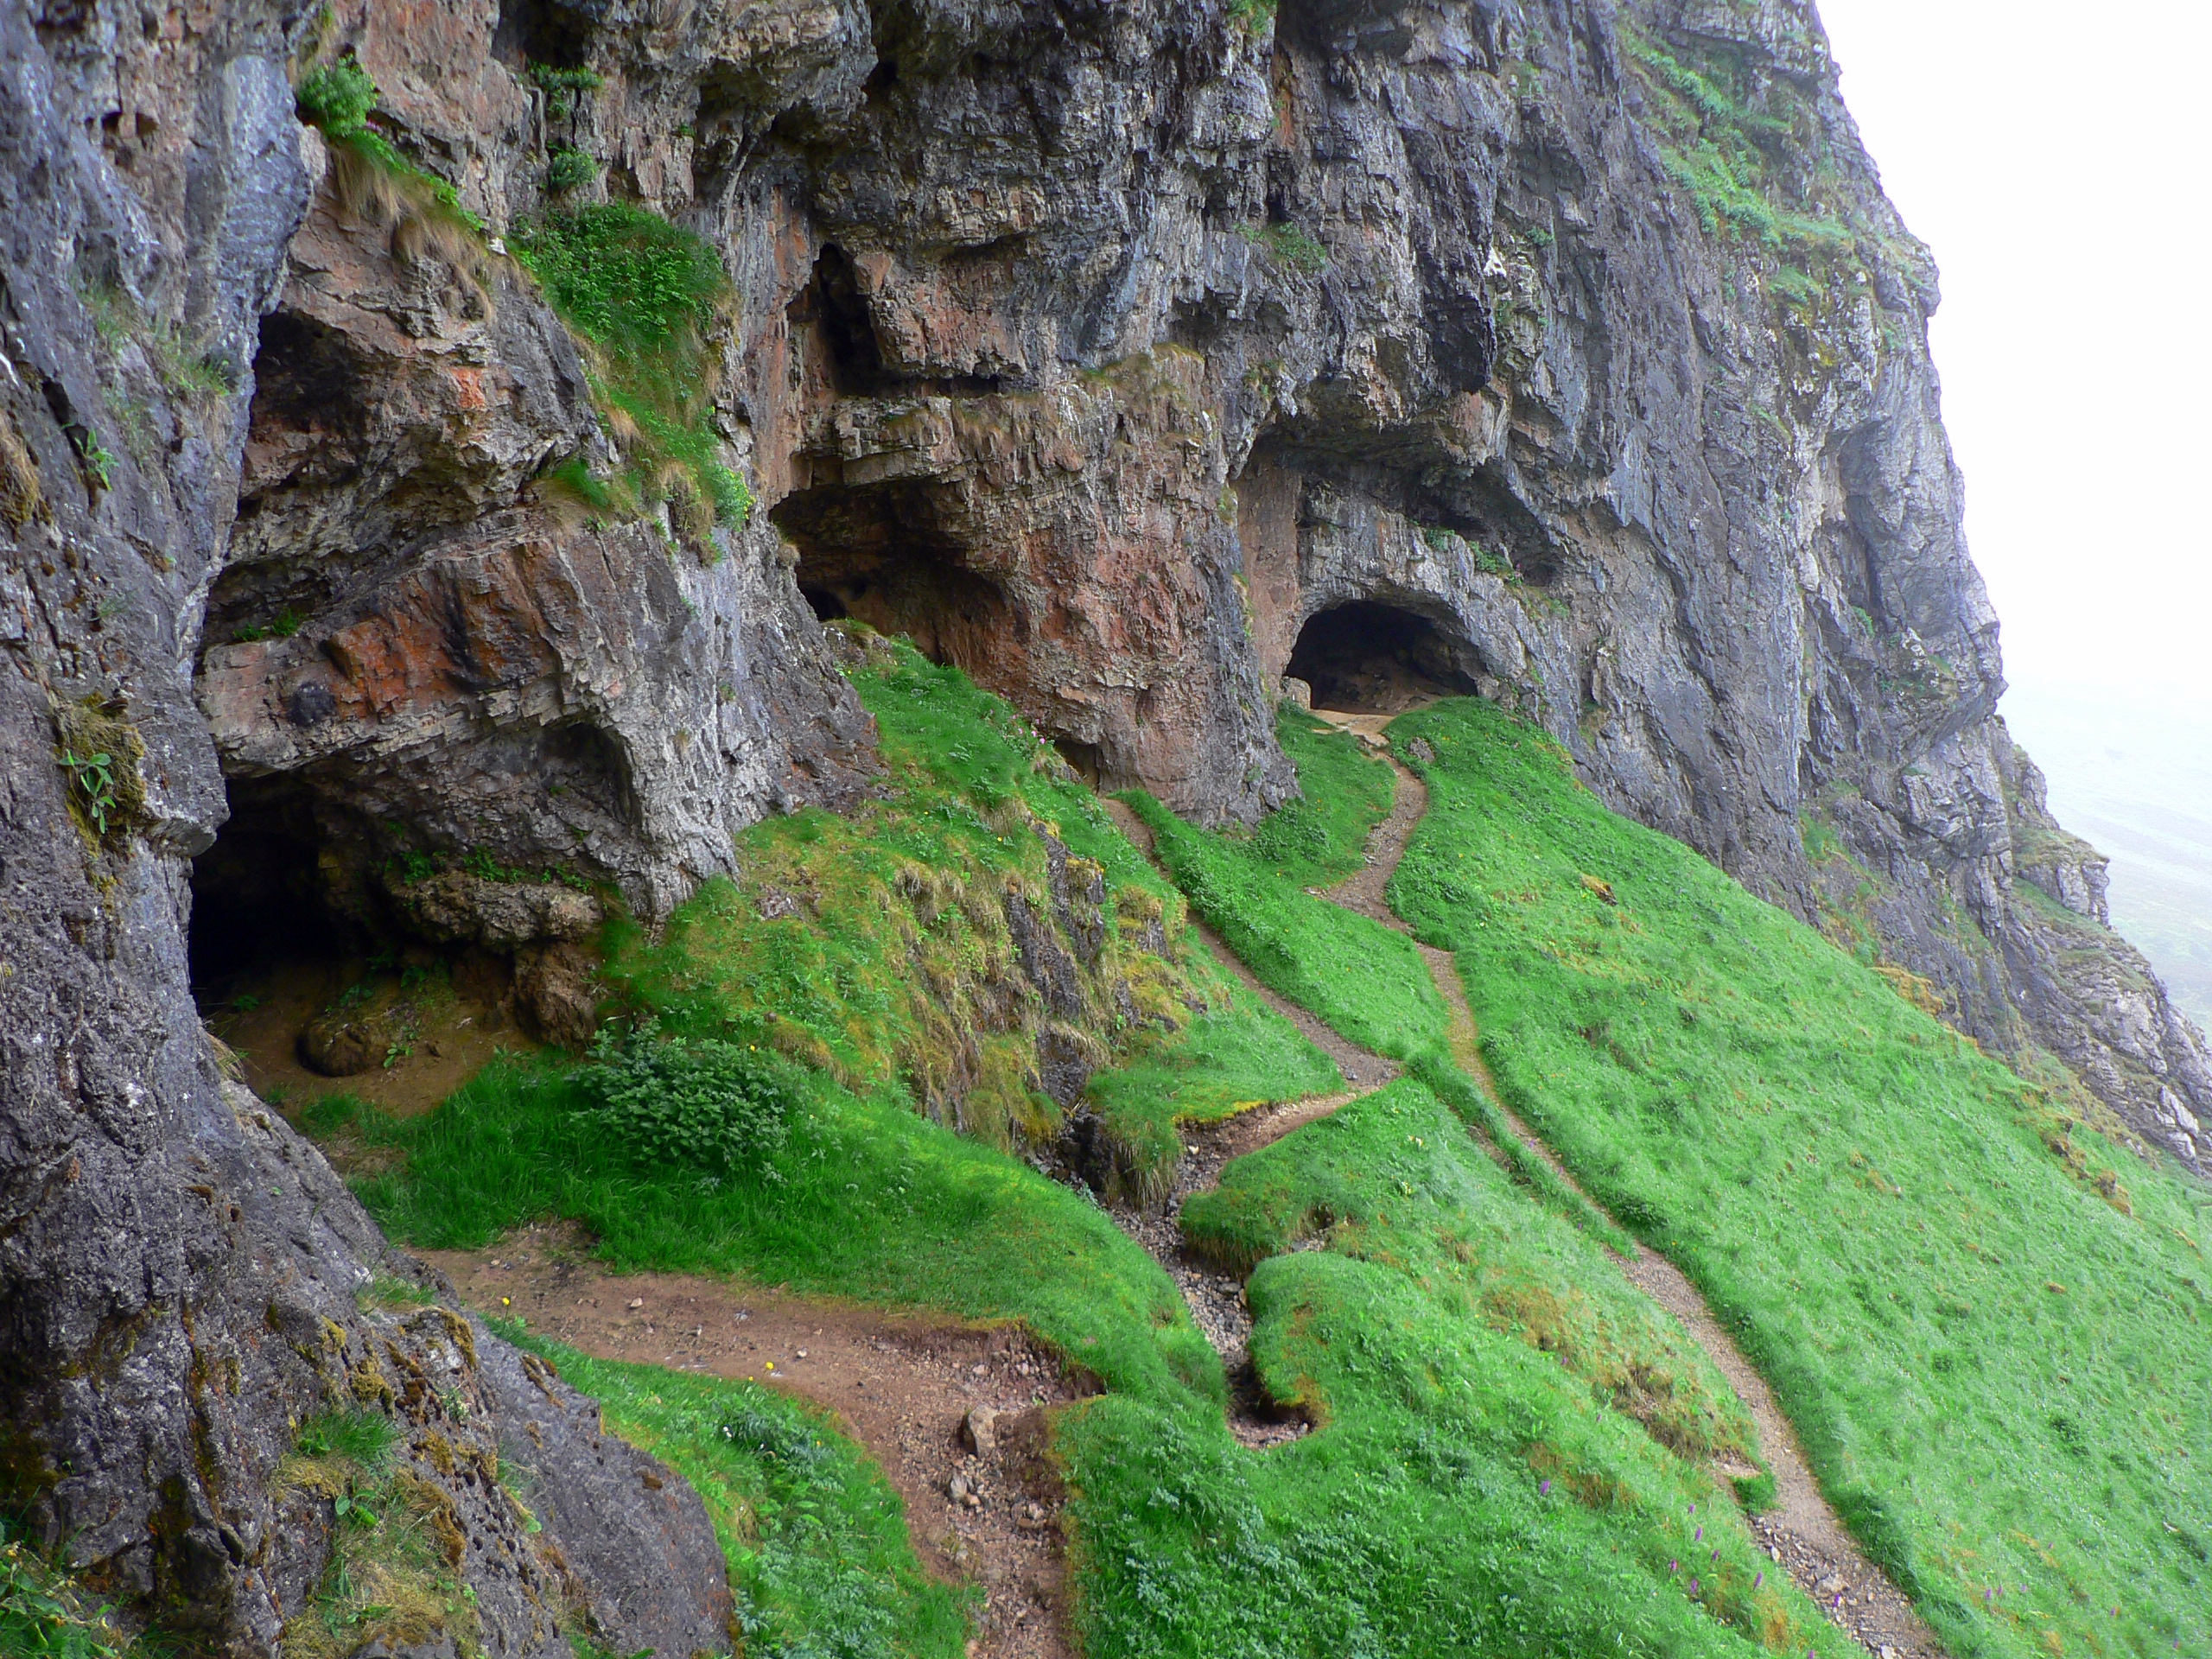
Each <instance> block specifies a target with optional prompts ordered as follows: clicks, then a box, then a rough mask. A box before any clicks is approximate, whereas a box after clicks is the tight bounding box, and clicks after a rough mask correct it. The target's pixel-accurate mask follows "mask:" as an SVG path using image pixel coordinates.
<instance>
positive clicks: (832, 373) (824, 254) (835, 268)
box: [786, 242, 889, 397]
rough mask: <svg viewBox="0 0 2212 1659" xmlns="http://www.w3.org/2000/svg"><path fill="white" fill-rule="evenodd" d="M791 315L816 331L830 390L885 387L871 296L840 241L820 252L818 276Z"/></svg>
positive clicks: (846, 392)
mask: <svg viewBox="0 0 2212 1659" xmlns="http://www.w3.org/2000/svg"><path fill="white" fill-rule="evenodd" d="M786 315H788V316H789V318H790V321H791V323H792V325H793V326H794V327H802V328H804V329H806V330H807V331H808V332H809V333H810V334H812V336H813V339H814V341H815V344H816V346H817V349H818V350H819V351H820V353H821V354H822V367H823V370H824V371H825V372H826V374H827V378H828V379H829V388H830V390H831V391H835V392H836V393H838V394H839V395H840V396H842V397H866V396H868V395H869V394H870V393H873V392H877V391H881V390H883V388H884V385H885V382H886V381H887V379H888V378H889V377H888V376H887V374H886V373H885V372H884V367H883V348H882V346H881V345H880V343H879V342H878V341H877V340H876V337H875V320H874V317H873V316H871V315H869V313H868V296H867V294H866V293H865V292H864V291H863V290H862V289H861V279H860V273H859V272H858V271H857V270H855V269H854V268H853V262H852V258H851V256H849V254H847V253H846V251H844V250H843V249H842V248H841V247H839V246H838V245H836V243H834V242H832V243H828V244H826V245H824V246H823V250H822V251H821V252H820V253H819V254H817V255H816V256H815V260H814V275H813V277H812V279H811V280H810V282H809V283H807V285H806V286H805V287H804V288H803V289H800V290H799V292H798V298H796V299H794V300H793V301H792V302H791V308H790V310H789V311H788V313H787V314H786Z"/></svg>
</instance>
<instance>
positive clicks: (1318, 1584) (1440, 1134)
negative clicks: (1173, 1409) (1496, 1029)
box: [1061, 1082, 1851, 1659]
mask: <svg viewBox="0 0 2212 1659" xmlns="http://www.w3.org/2000/svg"><path fill="white" fill-rule="evenodd" d="M1228 1176H1229V1180H1228V1184H1227V1185H1225V1186H1224V1189H1223V1190H1222V1192H1220V1193H1219V1194H1217V1196H1216V1197H1214V1198H1207V1199H1203V1200H1196V1201H1193V1204H1192V1205H1191V1206H1190V1207H1188V1208H1187V1209H1186V1211H1185V1215H1186V1217H1187V1218H1188V1221H1187V1224H1188V1225H1189V1226H1190V1227H1191V1230H1192V1232H1193V1233H1194V1234H1196V1235H1198V1236H1199V1237H1201V1238H1206V1239H1211V1240H1213V1241H1214V1242H1216V1243H1217V1244H1218V1243H1229V1244H1230V1246H1231V1248H1232V1249H1234V1250H1236V1251H1240V1252H1243V1253H1248V1254H1255V1255H1256V1254H1260V1253H1262V1252H1263V1251H1274V1252H1277V1253H1275V1254H1271V1255H1267V1256H1266V1259H1264V1260H1263V1261H1262V1262H1261V1263H1260V1265H1259V1267H1258V1269H1257V1271H1256V1272H1255V1274H1254V1275H1253V1277H1252V1279H1251V1280H1250V1281H1249V1287H1248V1295H1249V1299H1250V1301H1251V1304H1252V1307H1253V1310H1254V1313H1255V1319H1256V1323H1255V1329H1254V1332H1253V1338H1252V1346H1253V1352H1254V1357H1255V1363H1256V1364H1257V1367H1258V1370H1259V1372H1260V1375H1261V1376H1262V1380H1263V1382H1264V1383H1265V1385H1266V1387H1267V1388H1268V1390H1269V1392H1270V1393H1271V1394H1272V1395H1274V1397H1276V1398H1277V1399H1279V1400H1281V1401H1284V1402H1288V1403H1294V1404H1296V1405H1297V1406H1299V1407H1300V1408H1302V1409H1303V1410H1304V1411H1305V1412H1306V1413H1307V1414H1309V1415H1310V1416H1311V1417H1312V1418H1313V1419H1314V1420H1315V1421H1318V1422H1319V1424H1320V1425H1322V1427H1320V1428H1319V1430H1318V1431H1317V1432H1316V1433H1313V1434H1311V1435H1309V1436H1307V1437H1306V1438H1305V1439H1303V1440H1299V1441H1297V1442H1295V1443H1294V1444H1293V1445H1290V1446H1286V1447H1283V1448H1281V1449H1279V1450H1277V1451H1274V1452H1268V1453H1266V1454H1263V1455H1259V1456H1254V1455H1250V1454H1246V1453H1243V1452H1238V1451H1237V1450H1236V1449H1235V1448H1234V1447H1233V1446H1230V1445H1228V1444H1225V1443H1224V1440H1223V1439H1222V1437H1220V1436H1219V1435H1218V1434H1217V1433H1212V1432H1210V1431H1209V1429H1208V1427H1207V1426H1205V1425H1203V1424H1201V1423H1199V1422H1198V1421H1196V1420H1195V1419H1194V1418H1192V1416H1191V1415H1190V1414H1179V1415H1173V1414H1167V1413H1165V1412H1160V1411H1157V1410H1148V1409H1147V1408H1146V1407H1145V1405H1144V1404H1143V1402H1137V1401H1134V1400H1129V1399H1126V1398H1122V1397H1121V1396H1117V1395H1109V1396H1108V1397H1107V1398H1106V1399H1104V1400H1103V1401H1101V1402H1097V1403H1096V1405H1095V1406H1094V1407H1092V1408H1090V1409H1089V1410H1087V1411H1085V1412H1084V1413H1083V1414H1079V1415H1076V1416H1073V1417H1072V1418H1071V1419H1070V1420H1068V1421H1065V1424H1064V1426H1063V1428H1062V1431H1061V1445H1062V1448H1063V1451H1064V1453H1065V1456H1066V1458H1067V1460H1068V1464H1069V1467H1070V1471H1071V1484H1072V1486H1073V1489H1074V1491H1075V1493H1076V1502H1075V1505H1074V1514H1075V1516H1076V1518H1077V1525H1078V1535H1079V1538H1080V1540H1081V1544H1082V1559H1083V1560H1084V1579H1083V1586H1084V1604H1083V1614H1084V1619H1083V1623H1084V1634H1085V1637H1086V1639H1087V1643H1088V1649H1089V1651H1090V1652H1091V1653H1092V1654H1094V1655H1098V1656H1106V1655H1116V1656H1119V1655H1125V1654H1126V1655H1139V1654H1141V1655H1168V1654H1173V1655H1190V1656H1201V1655H1204V1656H1217V1655H1230V1654H1234V1655H1255V1656H1256V1655H1265V1656H1276V1655H1284V1656H1288V1655H1300V1656H1304V1655H1312V1656H1317V1659H1318V1656H1336V1655H1341V1654H1370V1655H1376V1656H1383V1655H1389V1656H1425V1655H1438V1656H1442V1655H1447V1654H1450V1655H1465V1654H1469V1653H1484V1654H1491V1653H1495V1654H1529V1655H1535V1654H1573V1655H1585V1654H1637V1655H1657V1654H1683V1655H1688V1654H1710V1655H1724V1654H1744V1655H1750V1654H1753V1653H1758V1652H1761V1651H1787V1652H1790V1653H1792V1654H1795V1653H1799V1652H1817V1653H1820V1654H1821V1655H1832V1656H1842V1655H1844V1654H1847V1653H1848V1652H1850V1651H1851V1649H1850V1648H1849V1646H1848V1644H1847V1642H1846V1641H1845V1639H1844V1638H1843V1637H1841V1636H1840V1634H1839V1633H1837V1632H1835V1631H1834V1630H1831V1629H1830V1628H1829V1627H1827V1625H1826V1624H1824V1623H1823V1621H1822V1620H1821V1617H1820V1615H1819V1612H1818V1611H1817V1610H1816V1609H1815V1608H1814V1607H1813V1606H1812V1605H1810V1604H1809V1603H1808V1602H1807V1601H1806V1600H1805V1599H1804V1598H1803V1597H1802V1595H1800V1594H1799V1593H1798V1592H1796V1591H1795V1590H1794V1589H1793V1588H1791V1587H1790V1586H1788V1585H1787V1584H1786V1583H1785V1582H1783V1581H1782V1580H1780V1578H1779V1575H1776V1574H1773V1573H1772V1569H1771V1568H1770V1567H1769V1565H1768V1564H1767V1563H1765V1562H1764V1560H1763V1559H1762V1558H1761V1556H1760V1554H1759V1553H1758V1549H1757V1548H1756V1546H1755V1545H1754V1544H1753V1542H1752V1541H1751V1537H1750V1535H1749V1534H1748V1531H1747V1529H1745V1526H1744V1524H1743V1522H1742V1520H1741V1518H1740V1516H1739V1514H1738V1511H1737V1510H1735V1508H1734V1507H1733V1505H1732V1503H1730V1502H1729V1500H1728V1499H1727V1498H1726V1496H1725V1495H1724V1494H1722V1493H1721V1492H1720V1491H1719V1488H1718V1487H1717V1486H1716V1484H1714V1483H1713V1480H1712V1479H1711V1478H1709V1477H1708V1476H1707V1474H1706V1473H1705V1472H1704V1471H1702V1470H1701V1469H1700V1468H1699V1467H1698V1466H1697V1465H1694V1464H1693V1463H1691V1462H1688V1461H1687V1460H1685V1459H1683V1458H1681V1457H1680V1456H1678V1455H1676V1454H1675V1452H1671V1451H1669V1450H1667V1449H1665V1448H1664V1447H1663V1446H1662V1445H1661V1443H1660V1440H1659V1438H1658V1432H1659V1431H1662V1430H1663V1431H1664V1432H1668V1433H1686V1434H1700V1433H1701V1434H1707V1435H1715V1434H1716V1433H1717V1435H1718V1436H1719V1438H1722V1439H1723V1440H1726V1443H1729V1444H1735V1443H1737V1442H1738V1440H1740V1438H1741V1437H1742V1436H1743V1435H1744V1434H1745V1433H1747V1432H1748V1426H1747V1425H1745V1424H1743V1423H1742V1421H1741V1412H1740V1408H1734V1407H1732V1402H1729V1401H1728V1400H1727V1397H1726V1389H1725V1387H1723V1385H1721V1384H1720V1383H1719V1380H1718V1379H1717V1378H1716V1377H1713V1376H1711V1375H1710V1372H1709V1368H1707V1367H1704V1366H1703V1365H1702V1363H1701V1362H1700V1360H1699V1359H1698V1358H1697V1357H1696V1355H1695V1353H1694V1350H1692V1349H1690V1348H1689V1346H1688V1343H1687V1340H1686V1339H1685V1338H1682V1337H1681V1334H1680V1333H1679V1332H1667V1331H1664V1330H1662V1322H1661V1321H1660V1320H1659V1319H1657V1318H1656V1317H1655V1316H1654V1315H1653V1314H1652V1313H1650V1311H1649V1308H1648V1307H1646V1306H1639V1305H1638V1299H1637V1298H1635V1297H1634V1296H1632V1295H1631V1294H1628V1293H1627V1292H1625V1290H1624V1288H1623V1287H1621V1286H1620V1282H1619V1281H1618V1278H1617V1277H1611V1269H1610V1268H1607V1267H1606V1265H1605V1262H1604V1261H1603V1259H1602V1258H1601V1257H1599V1255H1597V1254H1596V1252H1595V1251H1594V1250H1592V1249H1591V1247H1590V1246H1589V1245H1587V1244H1586V1243H1583V1242H1582V1241H1581V1240H1580V1238H1579V1237H1578V1236H1576V1235H1575V1234H1574V1233H1573V1232H1572V1231H1571V1230H1568V1229H1567V1228H1566V1227H1564V1226H1562V1225H1560V1224H1556V1223H1546V1222H1544V1221H1543V1220H1542V1219H1541V1217H1538V1216H1537V1215H1536V1214H1535V1212H1534V1211H1531V1210H1530V1209H1529V1205H1528V1204H1527V1203H1526V1201H1525V1200H1524V1199H1523V1198H1521V1197H1520V1196H1519V1195H1518V1193H1517V1192H1516V1191H1515V1190H1514V1189H1513V1188H1512V1187H1510V1185H1508V1184H1507V1183H1506V1182H1505V1181H1504V1179H1503V1177H1501V1176H1500V1175H1499V1174H1498V1173H1497V1171H1496V1169H1495V1168H1494V1166H1491V1164H1490V1162H1489V1160H1487V1159H1486V1158H1485V1157H1484V1156H1483V1155H1482V1154H1480V1153H1479V1152H1478V1151H1476V1150H1475V1149H1473V1148H1472V1147H1470V1146H1469V1145H1468V1144H1467V1141H1466V1138H1465V1133H1464V1131H1463V1130H1462V1129H1461V1128H1460V1126H1459V1123H1458V1122H1457V1121H1456V1119H1455V1118H1454V1117H1453V1116H1452V1114H1451V1113H1450V1112H1449V1111H1447V1110H1446V1109H1445V1108H1444V1107H1443V1106H1442V1105H1441V1103H1440V1102H1438V1101H1437V1100H1436V1099H1435V1098H1434V1097H1433V1096H1430V1095H1429V1094H1427V1091H1426V1090H1423V1089H1421V1086H1420V1085H1418V1084H1413V1083H1410V1082H1402V1083H1400V1084H1395V1085H1393V1087H1392V1088H1390V1089H1389V1090H1385V1091H1383V1092H1381V1093H1378V1094H1376V1095H1371V1096H1367V1097H1366V1098H1364V1099H1363V1100H1362V1101H1360V1102H1359V1103H1357V1104H1356V1105H1354V1106H1351V1107H1347V1108H1346V1109H1344V1111H1341V1112H1339V1113H1338V1114H1337V1116H1335V1117H1333V1118H1331V1119H1327V1120H1324V1121H1323V1122H1319V1123H1316V1124H1313V1125H1312V1126H1309V1127H1308V1128H1304V1129H1301V1130H1300V1131H1298V1132H1297V1133H1296V1134H1294V1135H1290V1136H1288V1137H1287V1138H1285V1139H1284V1140H1282V1141H1279V1142H1277V1143H1276V1144H1275V1145H1274V1146H1273V1147H1269V1148H1268V1149H1267V1150H1266V1151H1264V1152H1262V1153H1259V1154H1255V1155H1254V1156H1252V1157H1250V1158H1248V1159H1244V1160H1238V1161H1237V1162H1236V1163H1234V1164H1232V1165H1230V1169H1229V1172H1228ZM1324 1213H1325V1214H1326V1215H1327V1217H1329V1221H1330V1225H1329V1226H1328V1228H1327V1232H1326V1240H1325V1243H1326V1248H1325V1249H1319V1250H1314V1249H1306V1250H1300V1251H1296V1252H1294V1253H1287V1254H1286V1253H1281V1252H1283V1251H1285V1250H1287V1247H1288V1246H1289V1245H1290V1243H1292V1242H1293V1241H1294V1240H1295V1239H1296V1238H1297V1237H1298V1236H1300V1233H1301V1232H1304V1231H1307V1230H1310V1229H1311V1228H1312V1227H1313V1225H1314V1224H1315V1223H1316V1222H1317V1221H1318V1219H1319V1217H1320V1216H1321V1215H1322V1214H1324ZM1609 1278H1610V1283H1609V1282H1608V1280H1609ZM1616 1344H1618V1345H1616ZM1630 1355H1633V1359H1630V1358H1629V1357H1627V1356H1630ZM1637 1377H1640V1378H1641V1379H1642V1380H1643V1383H1656V1384H1659V1385H1661V1386H1663V1387H1664V1388H1666V1389H1669V1390H1671V1391H1672V1392H1670V1393H1669V1396H1668V1405H1667V1409H1668V1411H1669V1412H1671V1415H1662V1414H1656V1413H1655V1414H1654V1427H1655V1432H1653V1433H1647V1432H1646V1430H1645V1428H1644V1427H1643V1426H1642V1425H1641V1424H1639V1423H1638V1422H1637V1421H1635V1420H1634V1418H1633V1417H1632V1415H1631V1414H1630V1410H1629V1409H1628V1408H1629V1406H1630V1401H1629V1400H1627V1399H1624V1398H1621V1397H1618V1395H1616V1393H1615V1388H1616V1386H1618V1387H1621V1388H1623V1389H1626V1390H1627V1391H1629V1392H1630V1393H1633V1391H1634V1389H1636V1388H1637V1386H1638V1385H1637V1383H1634V1382H1632V1381H1631V1380H1630V1379H1631V1378H1637ZM1641 1403H1644V1404H1647V1405H1648V1404H1649V1396H1645V1397H1643V1399H1642V1400H1641Z"/></svg>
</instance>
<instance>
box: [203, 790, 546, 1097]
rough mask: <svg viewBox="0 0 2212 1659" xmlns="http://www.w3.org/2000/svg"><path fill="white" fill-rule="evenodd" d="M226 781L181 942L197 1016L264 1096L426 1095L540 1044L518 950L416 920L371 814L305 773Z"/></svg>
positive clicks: (444, 1092) (448, 1088) (451, 1087)
mask: <svg viewBox="0 0 2212 1659" xmlns="http://www.w3.org/2000/svg"><path fill="white" fill-rule="evenodd" d="M229 794H230V804H231V816H230V818H229V819H228V821H227V822H226V823H225V824H224V826H223V828H222V829H221V830H220V832H219V833H218V835H217V836H216V838H215V842H214V844H213V846H211V847H210V848H208V849H207V851H206V852H204V853H202V854H200V856H199V857H197V858H196V859H194V861H193V865H192V914H191V925H190V929H189V931H188V937H187V945H186V949H187V953H188V963H189V965H190V969H191V978H192V991H193V997H194V1001H196V1002H197V1003H198V1005H199V1007H200V1018H201V1020H203V1021H204V1022H205V1023H206V1025H207V1029H208V1030H209V1031H210V1032H211V1033H213V1034H214V1036H215V1037H216V1038H218V1039H219V1040H221V1041H222V1042H223V1043H224V1044H225V1045H226V1046H228V1048H229V1049H230V1051H231V1052H232V1055H233V1056H234V1057H235V1058H236V1060H237V1063H238V1067H239V1071H240V1075H241V1076H242V1077H243V1078H244V1080H245V1083H246V1084H248V1086H250V1087H251V1088H252V1089H253V1090H254V1091H255V1092H256V1093H257V1094H258V1095H259V1096H261V1097H262V1098H263V1099H264V1100H265V1101H267V1102H269V1103H270V1104H271V1105H274V1106H277V1107H280V1108H284V1109H293V1108H297V1107H302V1106H305V1105H306V1104H308V1103H310V1102H312V1101H314V1100H315V1099H318V1098H320V1097H322V1096H326V1095H327V1094H330V1093H332V1092H333V1091H334V1090H343V1091H344V1092H345V1093H346V1094H347V1095H351V1096H359V1098H362V1099H365V1100H367V1101H369V1102H370V1103H372V1104H374V1105H376V1106H378V1107H381V1108H383V1109H386V1110H391V1111H397V1112H415V1111H423V1110H427V1109H429V1108H431V1107H432V1106H435V1104H436V1103H438V1102H439V1101H441V1100H442V1099H444V1098H445V1096H448V1094H450V1093H452V1092H453V1090H454V1089H456V1088H458V1087H460V1086H461V1084H462V1083H464V1082H466V1081H467V1078H468V1077H470V1076H472V1075H474V1072H475V1071H477V1070H478V1069H480V1067H481V1066H483V1065H485V1064H486V1062H488V1061H489V1060H491V1059H492V1058H493V1057H494V1055H495V1054H496V1052H498V1050H499V1047H501V1046H505V1047H508V1048H514V1047H518V1046H529V1045H528V1044H527V1042H526V1040H525V1039H524V1035H523V1034H522V1033H519V1032H518V1028H517V1024H516V1021H515V1019H514V1017H513V1016H514V1013H515V1006H516V997H515V974H514V969H513V965H512V963H510V962H509V961H507V960H506V959H505V958H504V957H496V956H493V955H492V954H490V953H488V952H486V951H485V950H481V949H479V948H475V947H467V948H463V949H461V950H454V949H451V948H446V949H440V948H438V947H435V946H434V945H432V944H429V943H428V942H427V941H425V940H424V939H423V938H421V937H419V935H417V934H416V932H414V931H412V930H410V928H409V927H408V925H406V921H405V918H404V917H402V916H401V915H399V914H398V913H397V912H396V910H395V908H394V907H393V906H391V904H390V903H389V902H388V900H387V899H386V898H385V895H384V894H383V893H381V892H379V891H378V880H377V874H378V866H377V864H376V862H375V858H376V855H375V852H374V849H373V846H372V841H371V839H370V836H369V834H368V831H367V826H365V825H363V826H359V827H358V833H356V832H351V831H348V830H347V829H346V827H345V825H344V824H343V823H342V822H341V820H342V819H343V817H344V815H343V814H340V815H339V816H338V817H337V818H334V817H332V815H331V814H330V813H329V812H328V811H327V810H322V806H323V804H322V803H320V802H319V800H318V798H317V796H316V794H315V790H314V788H313V786H312V785H311V784H310V783H309V782H308V780H306V779H302V778H300V777H298V776H291V777H277V778H233V779H231V780H230V783H229ZM340 1080H342V1081H340Z"/></svg>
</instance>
